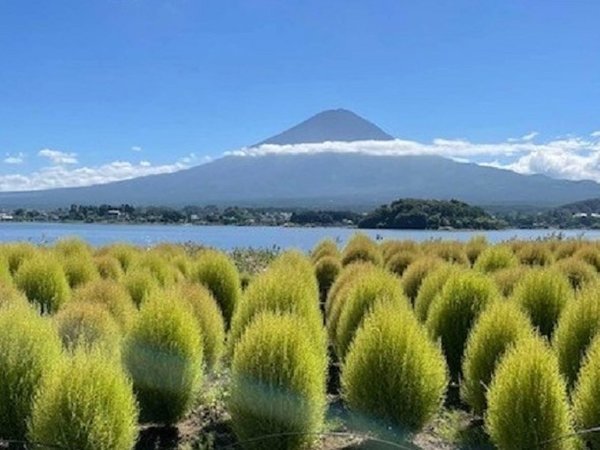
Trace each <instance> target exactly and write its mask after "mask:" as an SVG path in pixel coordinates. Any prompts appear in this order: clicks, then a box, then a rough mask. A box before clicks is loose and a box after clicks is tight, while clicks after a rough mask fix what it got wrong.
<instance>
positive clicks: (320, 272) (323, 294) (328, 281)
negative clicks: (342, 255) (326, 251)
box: [315, 256, 342, 300]
mask: <svg viewBox="0 0 600 450" xmlns="http://www.w3.org/2000/svg"><path fill="white" fill-rule="evenodd" d="M341 270H342V265H341V263H340V261H339V259H338V258H335V257H333V256H323V257H321V258H319V260H318V261H317V262H316V263H315V275H316V277H317V282H318V283H319V296H320V298H321V299H322V300H324V299H326V298H327V293H328V292H329V289H330V288H331V285H332V284H333V282H334V281H335V279H336V278H337V276H338V274H339V273H340V271H341Z"/></svg>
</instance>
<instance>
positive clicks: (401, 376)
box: [342, 304, 448, 431]
mask: <svg viewBox="0 0 600 450" xmlns="http://www.w3.org/2000/svg"><path fill="white" fill-rule="evenodd" d="M447 382H448V376H447V371H446V363H445V361H444V356H443V354H442V352H441V350H440V348H439V346H437V345H435V344H434V343H433V342H432V341H431V340H430V339H429V337H428V335H427V332H426V331H425V329H424V328H423V327H422V325H421V324H420V323H419V322H418V321H417V319H416V318H415V317H414V315H413V314H412V313H411V312H410V311H406V310H405V311H402V310H398V308H397V307H396V306H395V305H392V304H380V305H378V306H376V307H375V309H374V310H373V312H372V313H371V314H370V315H369V316H368V317H367V318H366V319H365V320H364V322H363V325H362V326H361V328H360V329H359V330H358V332H357V333H356V337H355V339H354V341H353V343H352V345H351V347H350V350H349V352H348V355H347V357H346V360H345V363H344V366H343V370H342V387H343V396H344V398H345V399H346V401H347V402H348V404H349V406H350V408H351V409H352V410H354V411H355V412H357V413H359V414H361V415H364V416H368V417H369V418H372V419H375V420H379V421H381V422H383V423H384V424H385V425H391V426H392V427H394V428H396V427H398V428H400V430H401V431H418V430H420V429H421V428H423V426H424V425H425V424H427V422H429V421H430V420H431V419H432V418H433V417H434V416H435V414H436V413H437V412H438V411H439V409H440V408H441V406H442V401H443V398H444V393H445V391H446V386H447Z"/></svg>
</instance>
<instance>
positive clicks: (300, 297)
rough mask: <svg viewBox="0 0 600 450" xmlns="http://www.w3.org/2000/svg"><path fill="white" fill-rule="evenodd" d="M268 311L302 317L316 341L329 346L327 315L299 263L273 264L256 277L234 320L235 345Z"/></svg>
mask: <svg viewBox="0 0 600 450" xmlns="http://www.w3.org/2000/svg"><path fill="white" fill-rule="evenodd" d="M313 278H314V276H313ZM266 311H269V312H274V313H291V314H295V315H297V316H298V317H302V318H303V320H305V321H306V323H307V326H308V327H309V328H310V329H311V330H313V333H312V337H313V338H314V339H315V343H316V345H318V346H321V347H324V346H325V335H324V334H323V333H322V323H323V319H322V316H321V312H320V310H319V303H318V299H317V294H316V293H315V292H314V286H313V285H311V284H307V281H306V277H303V276H298V271H297V269H296V268H295V267H293V266H289V267H287V268H285V267H282V266H280V267H277V268H271V269H269V270H268V271H267V272H264V273H262V274H260V275H258V276H257V277H256V278H255V279H254V280H252V282H251V283H250V285H249V286H248V288H247V289H246V291H245V292H244V297H243V300H242V301H241V302H240V303H239V304H238V307H237V308H236V311H235V315H234V316H233V319H232V321H231V330H230V333H229V344H230V347H231V349H233V348H234V346H235V344H236V343H237V342H238V340H239V339H240V338H241V336H242V335H243V334H244V332H245V329H246V327H247V326H248V325H249V324H250V323H251V322H252V321H253V320H254V318H255V317H257V316H258V315H259V314H260V313H263V312H266Z"/></svg>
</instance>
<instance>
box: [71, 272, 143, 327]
mask: <svg viewBox="0 0 600 450" xmlns="http://www.w3.org/2000/svg"><path fill="white" fill-rule="evenodd" d="M72 303H92V304H94V305H100V306H102V307H104V308H106V310H107V311H108V312H109V313H110V315H111V316H112V318H113V319H114V320H115V321H116V322H117V324H118V325H119V326H120V327H121V329H122V330H123V331H127V330H128V329H129V328H130V326H131V323H132V321H133V319H134V316H135V314H136V309H135V306H134V305H133V302H132V301H131V297H130V296H129V293H128V292H127V290H126V289H125V288H124V287H123V285H121V284H119V283H116V282H115V281H112V280H97V281H94V282H92V283H88V284H86V285H84V286H82V287H80V288H78V289H76V290H75V291H74V292H73V301H72Z"/></svg>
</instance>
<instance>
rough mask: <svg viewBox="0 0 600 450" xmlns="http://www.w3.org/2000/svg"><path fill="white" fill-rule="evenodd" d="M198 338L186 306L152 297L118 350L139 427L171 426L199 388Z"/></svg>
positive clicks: (200, 350) (195, 327)
mask: <svg viewBox="0 0 600 450" xmlns="http://www.w3.org/2000/svg"><path fill="white" fill-rule="evenodd" d="M202 359H203V355H202V334H201V331H200V327H199V326H198V323H197V321H196V319H195V317H194V314H193V313H192V311H191V310H190V308H189V306H188V305H186V304H185V303H184V302H181V301H174V300H171V299H169V298H167V297H161V296H157V297H152V298H150V299H148V301H146V302H145V303H144V304H143V305H142V307H141V309H140V312H139V315H138V317H137V319H136V321H135V323H134V326H133V329H132V330H131V332H130V333H129V335H128V336H127V337H126V339H125V343H124V345H123V361H124V364H125V367H126V368H127V370H128V371H129V374H130V375H131V379H132V380H133V388H134V392H135V394H136V398H137V400H138V402H139V405H140V419H141V421H142V422H158V423H166V424H171V423H176V422H177V421H178V420H179V419H181V418H182V417H183V416H185V415H186V414H187V413H188V412H189V411H190V408H191V407H192V403H193V401H194V399H195V397H196V394H197V393H198V390H199V388H200V385H201V383H202Z"/></svg>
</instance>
